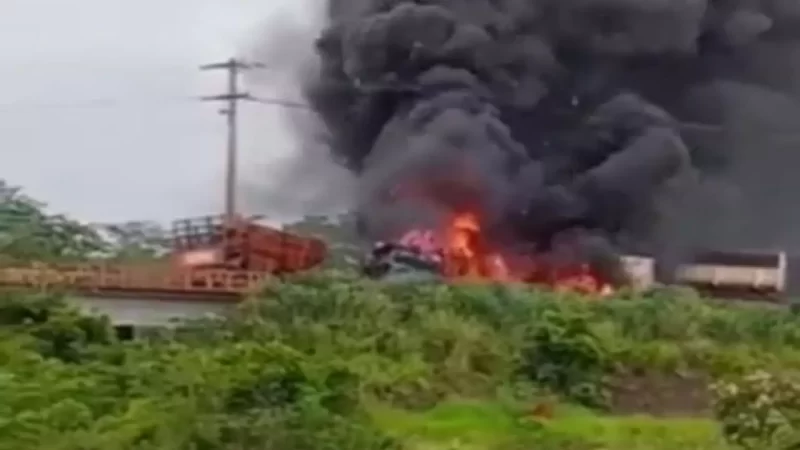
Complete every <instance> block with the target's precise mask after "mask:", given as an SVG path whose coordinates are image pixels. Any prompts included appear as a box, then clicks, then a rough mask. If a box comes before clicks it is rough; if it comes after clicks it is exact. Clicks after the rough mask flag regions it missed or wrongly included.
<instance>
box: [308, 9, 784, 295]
mask: <svg viewBox="0 0 800 450" xmlns="http://www.w3.org/2000/svg"><path fill="white" fill-rule="evenodd" d="M784 3H785V4H784ZM789 3H791V2H783V3H781V2H775V1H753V2H738V3H737V2H733V3H732V2H722V1H703V0H698V1H690V2H647V1H642V2H619V1H611V0H608V1H606V0H598V1H591V2H587V1H571V0H560V1H553V0H472V1H461V2H453V1H449V0H428V1H425V2H421V1H418V0H361V1H353V0H327V2H326V8H325V10H324V13H325V14H326V17H325V20H324V23H325V24H326V25H325V28H324V29H323V30H322V32H321V35H320V36H319V38H318V39H317V42H316V56H317V61H315V62H316V64H314V66H313V72H310V73H306V74H305V75H308V76H306V77H305V78H304V79H303V80H304V83H305V84H304V86H303V87H304V94H305V97H306V99H307V101H308V104H309V105H310V106H311V108H312V109H313V110H314V112H315V113H316V117H315V118H316V119H319V122H318V124H319V125H321V127H322V130H321V131H323V133H321V134H322V135H324V137H325V144H326V145H325V148H326V149H328V150H329V151H330V153H331V155H330V156H331V157H332V159H333V160H334V161H336V162H337V163H339V164H340V165H341V166H343V167H345V168H346V169H348V170H349V171H350V172H351V173H352V174H353V175H354V178H355V179H356V183H357V185H356V188H355V189H353V190H352V191H348V192H349V193H350V195H351V197H352V198H350V199H349V200H351V202H350V203H352V204H354V206H355V207H356V209H357V213H358V215H359V217H360V219H361V221H362V222H363V226H362V231H363V235H364V237H366V238H368V239H369V240H372V241H380V242H382V243H381V244H379V245H377V246H376V248H375V249H374V252H373V255H372V258H371V260H370V261H369V263H368V264H367V265H366V270H365V271H366V272H367V273H369V274H372V275H374V276H380V277H383V278H385V279H402V278H411V279H418V278H419V279H429V278H430V279H439V278H441V279H461V280H468V279H478V280H486V279H488V280H498V281H507V282H516V281H522V282H529V283H540V284H546V285H549V286H553V287H554V288H559V289H560V288H564V289H575V290H579V291H582V292H597V293H601V294H602V293H607V292H610V291H613V290H614V289H616V288H617V287H618V286H625V285H628V284H634V285H642V286H646V285H652V284H653V283H654V281H653V280H655V279H657V278H658V279H664V280H665V281H668V282H676V283H683V282H686V283H690V284H693V285H698V286H711V287H714V289H717V288H719V287H721V286H729V287H731V288H736V289H740V288H743V287H748V289H750V288H752V289H755V290H759V291H761V290H766V291H779V290H781V289H783V287H784V286H785V276H784V275H783V274H784V273H785V259H786V258H785V255H783V254H782V253H779V252H773V253H770V252H766V253H764V252H726V253H712V254H709V255H710V256H709V255H706V254H705V253H704V252H701V251H699V247H703V248H706V247H708V248H738V247H743V248H761V247H762V246H764V245H767V246H771V245H779V244H780V242H777V240H778V239H779V238H780V236H784V235H789V234H791V231H792V230H789V229H787V228H786V227H789V225H787V224H789V223H791V222H790V221H788V220H783V221H782V220H764V219H763V218H764V217H770V218H776V217H777V218H781V217H786V216H787V214H790V213H789V211H793V210H796V208H794V206H793V203H792V202H793V200H790V199H788V196H787V197H786V198H784V197H778V196H776V195H774V194H773V193H772V192H791V191H794V190H797V189H800V186H798V184H797V180H798V178H797V176H796V173H795V172H796V170H795V168H796V167H797V162H796V161H795V160H793V159H792V158H793V157H792V156H790V154H796V152H792V151H791V150H793V149H791V148H786V147H785V146H784V147H782V146H781V145H782V144H779V143H777V142H773V141H772V140H767V139H755V140H754V141H753V140H751V141H747V139H744V138H745V137H752V136H753V135H755V134H757V133H750V132H748V133H744V134H745V135H747V136H744V135H742V133H738V134H735V133H737V132H739V131H740V130H744V129H749V128H750V127H748V125H751V124H750V123H746V122H748V121H751V122H752V125H757V126H760V127H761V128H768V127H766V126H765V125H764V124H766V123H767V122H765V121H771V120H772V119H770V118H767V116H770V117H772V116H775V117H778V116H782V118H783V119H785V118H787V117H796V116H800V114H795V113H794V112H791V113H790V112H788V111H790V110H789V109H787V108H789V107H788V106H786V105H789V104H792V105H794V104H796V102H795V101H794V98H792V97H791V94H792V91H791V90H792V89H793V88H794V87H796V83H794V80H789V79H788V78H787V79H783V78H781V77H780V76H778V75H777V74H778V73H779V72H781V73H783V72H785V73H788V74H791V73H794V72H796V71H795V70H793V66H791V65H790V62H791V61H796V60H797V58H796V54H795V53H792V51H794V50H793V49H796V48H797V46H796V44H797V42H798V39H800V38H798V36H799V35H798V34H797V33H795V32H793V31H796V30H797V29H798V24H800V13H799V12H798V10H797V8H792V7H790V6H789ZM778 67H780V68H782V69H781V70H777V69H776V68H778ZM748 108H752V110H748ZM780 108H783V109H780ZM734 109H735V111H734ZM777 110H782V111H787V112H786V113H785V114H783V113H778V114H769V115H767V114H764V111H777ZM791 111H796V110H794V109H791ZM734 112H735V113H736V114H733V113H734ZM733 118H735V119H736V120H737V121H736V122H732V119H733ZM755 118H758V119H757V120H756V119H755ZM777 120H778V119H776V124H777ZM303 125H304V126H305V125H307V123H303ZM756 128H758V127H756ZM777 128H779V127H777V126H776V127H775V129H777ZM783 129H785V127H784V128H783ZM308 130H309V127H305V128H301V129H300V132H301V133H304V135H306V136H309V135H310V134H311V133H310V132H309V131H308ZM314 131H317V130H314ZM314 135H315V136H317V134H314ZM745 141H747V142H745ZM315 143H316V142H315ZM312 148H313V149H318V148H319V146H317V145H315V146H313V147H311V148H310V149H312ZM747 152H750V154H746V153H747ZM755 152H758V155H755ZM743 155H745V156H747V157H742V156H743ZM766 155H769V156H768V157H767V156H766ZM795 159H796V158H795ZM751 163H757V164H760V165H759V166H758V168H757V169H758V170H757V171H755V170H752V169H751V168H749V167H748V164H751ZM756 172H759V173H761V172H763V173H769V176H755V175H754V174H755V173H756ZM309 173H310V172H309ZM778 174H780V176H778ZM773 175H774V176H773ZM304 181H305V180H304ZM315 181H316V180H315ZM306 184H310V183H306ZM768 184H771V186H770V187H773V188H774V189H771V190H770V189H767V188H766V186H767V185H768ZM325 187H326V188H327V186H325ZM734 191H735V192H741V195H739V196H738V197H737V199H739V200H741V201H737V202H727V203H726V198H727V197H725V198H723V197H724V195H723V194H725V195H727V194H726V193H727V192H734ZM720 193H722V194H720ZM734 203H735V205H734ZM725 205H733V206H734V207H732V208H727V207H725ZM725 214H727V216H726V215H725ZM722 217H725V221H724V223H721V222H723V221H721V220H719V218H722ZM756 221H757V222H758V223H757V224H754V225H753V226H750V224H751V223H752V222H756ZM738 224H743V225H742V226H740V227H738V228H737V226H738ZM729 225H730V226H729ZM733 225H737V226H733ZM779 227H780V228H779ZM727 228H730V229H731V230H730V231H727V230H726V232H722V230H723V229H727ZM765 236H767V237H766V238H765ZM773 238H774V239H773ZM765 242H766V244H765ZM631 255H643V256H631ZM669 261H684V262H683V263H681V264H668V262H669ZM632 267H633V268H636V269H635V270H633V269H631V268H632ZM631 272H636V273H635V274H632V273H631ZM656 272H658V273H659V276H658V277H656V276H655V274H656ZM401 275H402V276H401Z"/></svg>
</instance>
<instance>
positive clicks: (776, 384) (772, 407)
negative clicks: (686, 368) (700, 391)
mask: <svg viewBox="0 0 800 450" xmlns="http://www.w3.org/2000/svg"><path fill="white" fill-rule="evenodd" d="M712 390H713V392H714V394H715V408H714V409H715V412H716V416H717V417H718V419H719V420H720V422H721V423H722V426H723V432H724V434H725V436H726V438H728V439H729V440H730V441H731V442H733V443H735V444H737V445H739V446H741V447H744V448H747V449H756V448H759V449H763V448H786V449H788V448H796V447H797V446H798V445H800V376H798V374H796V373H795V374H779V375H776V374H770V373H767V372H764V371H758V372H754V373H751V374H748V375H746V376H743V377H739V378H736V379H733V380H728V381H724V382H722V381H721V382H719V383H717V384H715V385H714V386H713V387H712Z"/></svg>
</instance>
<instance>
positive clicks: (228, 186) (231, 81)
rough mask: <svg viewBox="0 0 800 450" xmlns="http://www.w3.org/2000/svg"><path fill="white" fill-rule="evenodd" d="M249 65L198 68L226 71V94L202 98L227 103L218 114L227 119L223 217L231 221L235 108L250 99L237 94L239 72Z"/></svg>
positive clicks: (235, 62)
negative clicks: (242, 101) (240, 102)
mask: <svg viewBox="0 0 800 450" xmlns="http://www.w3.org/2000/svg"><path fill="white" fill-rule="evenodd" d="M251 67H253V66H251V65H250V64H247V63H244V62H242V61H239V60H237V59H235V58H231V59H229V60H227V61H225V62H220V63H213V64H205V65H203V66H200V70H219V69H224V70H227V71H228V92H227V93H225V94H221V95H213V96H209V97H203V98H202V100H205V101H227V102H228V105H227V107H226V108H225V109H222V110H220V114H223V115H225V116H227V118H228V146H227V157H226V165H225V216H226V219H228V220H231V219H233V218H234V217H235V215H236V187H237V184H238V183H237V163H238V161H237V160H238V142H237V116H238V111H237V106H238V103H239V100H247V99H250V98H251V97H250V94H248V93H246V92H239V87H238V81H239V71H240V70H243V69H249V68H251Z"/></svg>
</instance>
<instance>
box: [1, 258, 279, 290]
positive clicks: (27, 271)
mask: <svg viewBox="0 0 800 450" xmlns="http://www.w3.org/2000/svg"><path fill="white" fill-rule="evenodd" d="M268 276H269V275H268V274H265V273H263V272H245V271H231V270H181V271H176V270H169V269H168V268H139V267H130V268H129V267H114V266H104V265H87V266H73V267H41V268H37V267H5V268H0V286H7V287H31V288H47V287H66V288H72V289H75V290H78V291H83V292H87V291H88V292H103V291H125V292H131V293H136V292H150V293H171V294H180V293H186V294H194V295H197V294H217V295H220V294H223V295H230V294H245V293H248V292H253V291H254V290H256V289H258V288H259V287H260V286H261V285H262V283H263V281H264V280H265V279H266V278H267V277H268Z"/></svg>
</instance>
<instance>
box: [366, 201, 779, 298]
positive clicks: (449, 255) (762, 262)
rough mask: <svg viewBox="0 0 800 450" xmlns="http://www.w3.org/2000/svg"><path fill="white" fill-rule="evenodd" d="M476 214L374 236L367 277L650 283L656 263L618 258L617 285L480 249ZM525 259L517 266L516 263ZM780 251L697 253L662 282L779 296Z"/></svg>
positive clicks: (588, 272)
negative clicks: (439, 226) (388, 237)
mask: <svg viewBox="0 0 800 450" xmlns="http://www.w3.org/2000/svg"><path fill="white" fill-rule="evenodd" d="M482 241H483V240H482V237H481V228H480V224H479V222H478V221H477V218H476V216H474V215H470V214H464V215H457V216H455V217H454V218H453V220H452V222H450V224H449V226H448V227H447V228H445V229H444V230H440V231H439V232H436V231H434V230H431V229H427V230H421V229H412V230H410V231H408V232H407V233H405V234H404V235H403V236H402V237H401V238H400V239H399V240H397V241H378V242H376V243H375V244H374V246H373V248H372V250H371V251H370V252H369V254H368V255H367V257H366V260H365V262H364V265H363V272H364V274H365V275H366V276H368V277H370V278H373V279H378V280H382V281H385V282H391V283H409V282H410V283H416V282H451V281H456V282H465V281H466V282H470V281H472V282H481V281H489V282H523V283H530V284H535V285H539V286H544V287H549V288H552V289H554V290H557V291H572V292H578V293H581V294H587V295H592V296H600V297H602V296H606V295H609V294H612V293H613V292H614V291H615V290H616V289H618V288H620V287H626V288H632V289H634V290H647V289H650V288H653V287H655V286H656V285H657V283H658V281H659V277H658V276H657V266H658V261H656V259H655V258H652V257H648V256H633V255H624V256H621V257H620V264H621V266H622V268H623V269H622V270H623V272H624V279H623V280H622V281H619V279H617V281H616V282H614V281H612V279H610V278H604V277H603V276H602V270H598V269H597V268H596V267H592V265H591V264H590V263H588V262H586V261H583V262H580V263H572V264H563V263H562V264H559V263H557V262H551V263H550V264H546V263H545V262H544V261H543V260H540V261H539V263H538V264H537V263H536V260H535V255H531V254H528V255H516V264H513V263H510V262H509V261H510V259H509V255H508V254H502V253H500V252H496V251H495V252H492V251H487V250H486V247H485V246H484V245H482ZM521 260H522V261H525V262H526V263H522V264H521V263H520V261H521ZM787 268H788V259H787V255H786V253H785V252H763V251H762V252H755V251H749V252H745V251H737V252H703V253H698V254H696V255H695V256H694V257H693V258H692V259H691V260H690V261H687V262H684V263H682V264H677V265H675V266H674V267H673V268H672V269H673V270H671V271H670V272H671V273H670V274H669V275H668V279H667V280H664V281H667V282H671V283H675V284H680V285H686V286H691V287H694V288H697V289H698V290H700V291H702V292H704V293H707V294H710V295H714V296H716V297H719V298H724V297H731V298H737V299H758V300H771V301H783V300H784V295H783V294H784V293H785V291H786V288H787Z"/></svg>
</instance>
